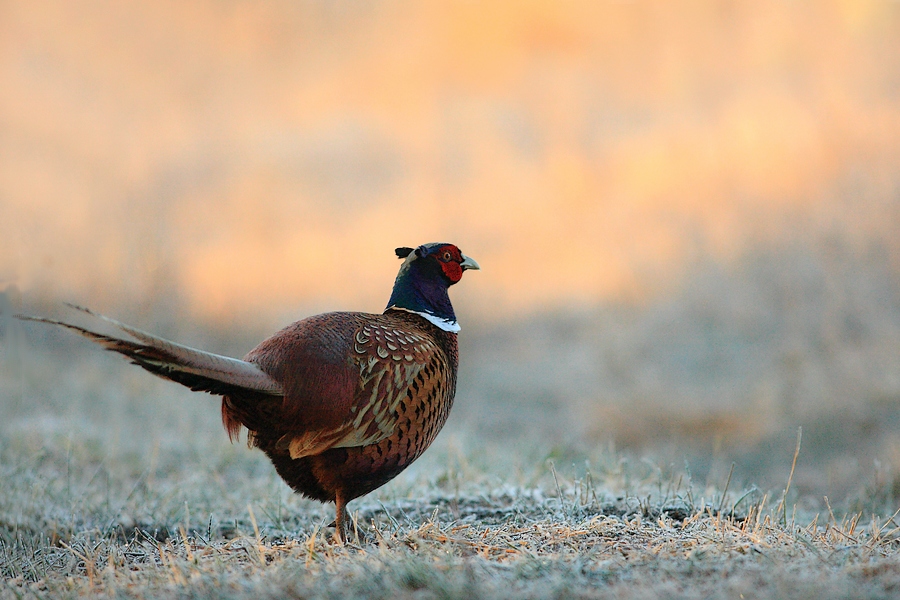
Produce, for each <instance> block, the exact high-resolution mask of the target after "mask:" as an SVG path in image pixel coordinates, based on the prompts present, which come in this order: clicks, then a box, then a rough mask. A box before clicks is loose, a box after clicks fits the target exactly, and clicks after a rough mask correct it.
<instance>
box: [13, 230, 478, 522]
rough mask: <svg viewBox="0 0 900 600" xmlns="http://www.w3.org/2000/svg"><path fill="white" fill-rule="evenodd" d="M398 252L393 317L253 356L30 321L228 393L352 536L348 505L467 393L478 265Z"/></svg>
mask: <svg viewBox="0 0 900 600" xmlns="http://www.w3.org/2000/svg"><path fill="white" fill-rule="evenodd" d="M396 252H397V255H398V257H400V258H403V259H404V262H403V265H402V266H401V269H400V273H399V274H398V275H397V279H396V281H395V283H394V289H393V292H392V295H391V299H390V301H389V302H388V307H387V308H386V309H385V311H384V313H383V314H369V313H357V312H335V313H326V314H322V315H317V316H313V317H309V318H306V319H303V320H301V321H298V322H296V323H293V324H291V325H289V326H287V327H285V328H284V329H282V330H281V331H279V332H278V333H276V334H275V335H273V336H272V337H270V338H268V339H267V340H265V341H263V342H262V343H260V344H259V345H258V346H257V347H256V348H254V349H253V350H251V351H250V352H249V353H248V354H247V355H246V356H245V357H244V359H243V360H237V359H233V358H228V357H224V356H219V355H215V354H211V353H208V352H203V351H201V350H196V349H193V348H188V347H186V346H181V345H179V344H175V343H173V342H169V341H167V340H163V339H162V338H158V337H156V336H153V335H151V334H148V333H146V332H143V331H140V330H138V329H135V328H133V327H130V326H128V325H124V324H122V323H119V322H117V321H114V320H112V319H109V318H107V317H103V316H101V315H96V314H95V313H92V312H91V311H88V310H87V309H80V310H82V311H83V312H85V313H88V314H89V315H92V316H94V317H96V318H98V319H102V320H104V321H106V322H107V323H108V324H111V325H112V326H113V327H114V328H115V329H116V330H117V333H115V334H103V333H98V332H95V331H93V330H89V329H86V328H82V327H79V326H76V325H72V324H70V323H66V322H62V321H56V320H52V319H44V318H40V317H27V316H23V317H21V318H24V319H28V320H35V321H42V322H47V323H53V324H56V325H62V326H64V327H67V328H69V329H73V330H75V331H77V332H78V333H81V334H82V335H85V336H87V337H89V338H91V339H93V340H94V341H96V342H98V343H100V344H101V345H103V346H104V347H105V348H107V349H108V350H112V351H114V352H118V353H119V354H122V355H124V356H126V357H128V358H129V359H131V361H132V362H133V363H134V364H137V365H139V366H141V367H143V368H144V369H146V370H148V371H150V372H152V373H154V374H156V375H159V376H161V377H165V378H167V379H171V380H173V381H176V382H178V383H181V384H183V385H185V386H187V387H189V388H191V389H192V390H197V391H206V392H209V393H212V394H217V395H221V396H222V420H223V423H224V425H225V429H226V430H227V432H228V435H229V437H230V438H231V439H232V440H235V439H236V438H237V437H238V435H239V433H240V431H241V429H242V428H246V429H247V432H248V434H247V435H248V441H249V443H250V444H251V445H252V446H256V447H258V448H259V449H260V450H262V451H263V452H265V453H266V455H267V456H268V457H269V459H271V461H272V463H273V465H274V466H275V469H276V471H277V472H278V474H279V475H280V476H281V477H282V478H283V479H284V480H285V482H286V483H287V484H288V485H289V486H291V487H292V488H293V489H294V490H295V491H297V492H299V493H301V494H303V495H305V496H308V497H310V498H314V499H316V500H320V501H323V502H334V503H335V508H336V519H335V524H336V535H337V536H339V537H341V536H343V535H344V534H345V527H346V524H347V515H346V505H347V502H349V501H350V500H353V499H354V498H358V497H359V496H362V495H364V494H367V493H369V492H371V491H372V490H374V489H376V488H378V487H379V486H381V485H383V484H384V483H386V482H388V481H390V480H391V479H393V478H394V477H396V476H397V474H399V473H400V472H401V471H403V469H405V468H406V467H407V466H409V464H410V463H412V462H413V461H414V460H415V459H416V458H418V457H419V456H420V455H421V454H422V453H423V452H424V451H425V450H426V449H427V448H428V446H429V445H430V444H431V442H432V441H434V438H435V437H436V436H437V434H438V432H439V431H440V430H441V428H442V427H443V425H444V423H445V422H446V420H447V416H448V415H449V412H450V408H451V406H452V405H453V398H454V395H455V393H456V371H457V364H458V347H457V339H456V334H457V331H459V326H458V325H457V323H456V316H455V314H454V312H453V307H452V305H451V304H450V300H449V296H448V295H447V289H448V288H449V287H450V286H451V285H453V284H454V283H457V282H458V281H459V280H460V278H461V277H462V273H463V271H465V270H467V269H478V268H479V267H478V264H477V263H476V262H475V261H474V260H472V259H471V258H468V257H466V256H465V255H463V254H462V253H461V252H460V251H459V249H458V248H457V247H456V246H454V245H452V244H443V243H438V244H426V245H423V246H419V247H418V248H416V249H415V250H413V249H411V248H398V249H397V251H396ZM76 308H77V307H76ZM121 334H125V335H121ZM126 335H127V338H126V337H125V336H126Z"/></svg>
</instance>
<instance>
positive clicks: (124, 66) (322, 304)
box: [0, 0, 900, 506]
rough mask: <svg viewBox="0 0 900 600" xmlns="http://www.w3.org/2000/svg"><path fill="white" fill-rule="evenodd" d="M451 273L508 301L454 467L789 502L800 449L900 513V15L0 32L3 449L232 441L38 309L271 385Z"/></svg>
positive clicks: (825, 481) (376, 13) (394, 18)
mask: <svg viewBox="0 0 900 600" xmlns="http://www.w3.org/2000/svg"><path fill="white" fill-rule="evenodd" d="M427 241H452V242H454V243H457V244H458V245H459V246H460V247H461V248H462V249H463V251H464V252H466V253H467V254H469V255H471V256H473V257H475V258H476V259H477V260H478V261H479V263H480V264H481V265H482V269H483V270H482V271H480V272H477V273H470V274H468V275H467V276H466V278H465V280H464V281H463V282H462V283H461V284H460V285H459V286H457V287H455V288H454V289H453V290H452V293H451V295H452V297H453V299H454V303H455V306H456V307H457V313H458V315H459V316H460V320H461V323H462V326H463V332H462V334H461V344H462V364H461V371H460V378H461V379H460V388H459V393H458V396H457V404H456V407H455V409H454V413H453V415H452V416H451V420H450V423H449V425H448V431H447V432H446V433H445V434H444V435H443V436H441V440H439V444H440V443H444V444H447V443H454V444H461V445H467V444H468V445H472V444H493V447H496V448H503V447H507V448H508V447H516V446H528V445H534V446H540V447H542V448H547V449H548V450H547V451H548V453H550V454H552V455H553V456H558V457H562V458H561V459H559V460H560V461H562V462H564V461H565V460H567V457H571V456H578V452H580V451H582V450H583V449H585V448H592V447H597V446H609V447H613V448H617V449H620V450H623V451H625V452H633V453H635V455H637V456H649V457H655V458H653V460H656V461H657V462H659V463H660V464H662V465H668V464H674V465H676V466H679V467H680V466H681V465H682V464H684V465H688V466H689V468H690V469H691V472H692V473H693V476H694V477H695V478H696V479H701V480H702V479H703V478H707V479H710V478H712V479H716V478H718V479H716V480H717V481H718V483H719V485H721V484H722V481H719V479H721V480H724V478H725V476H726V475H727V473H728V471H729V468H730V465H731V463H732V462H734V463H735V476H736V477H738V478H739V479H740V480H741V481H744V482H751V483H756V484H759V485H760V486H762V487H765V486H771V487H772V488H779V486H780V487H783V486H784V484H785V482H786V479H787V474H788V471H789V470H790V463H791V458H792V456H793V452H794V448H795V443H796V435H797V428H798V427H799V426H803V449H802V451H801V454H800V459H799V462H798V467H797V474H796V476H795V479H794V485H795V486H797V487H796V489H798V490H800V491H801V492H802V493H807V494H808V495H809V496H810V497H811V498H818V499H821V498H822V496H823V495H828V496H829V497H830V498H835V499H839V500H841V501H844V502H847V503H848V504H847V506H852V503H853V502H854V498H859V497H863V496H865V497H866V498H872V497H873V495H872V491H873V490H874V491H875V496H878V497H879V498H881V499H882V500H883V501H884V502H885V503H886V504H887V505H891V503H894V504H896V503H897V502H898V501H900V500H898V499H900V3H898V2H895V1H889V0H872V1H866V0H816V1H803V0H797V1H791V2H787V1H767V0H753V1H750V0H736V1H731V2H728V1H721V2H703V1H697V2H694V1H691V2H681V3H670V2H641V1H634V2H624V1H599V2H598V1H583V2H582V1H577V0H573V1H566V2H531V1H527V0H522V1H518V0H517V1H515V2H512V1H510V2H506V1H497V2H470V1H451V0H447V1H443V0H439V1H434V2H412V1H409V2H404V1H376V2H367V3H356V2H349V1H345V0H335V1H328V0H289V1H288V0H285V1H277V0H272V1H266V2H250V1H242V0H216V1H205V2H204V1H199V0H198V1H196V2H187V3H186V2H175V1H168V0H156V1H153V2H150V1H140V0H134V1H128V2H106V1H102V0H97V1H91V0H78V1H74V2H72V1H58V2H53V1H43V0H30V1H27V2H26V1H19V0H3V1H0V290H2V291H3V296H2V302H3V304H4V309H3V313H4V317H3V320H2V321H0V336H2V337H0V394H2V396H0V399H2V403H3V407H2V409H0V412H2V413H3V415H2V416H3V422H4V425H3V426H2V427H0V433H2V435H4V436H7V438H9V436H12V435H30V434H29V433H28V432H32V433H31V434H33V435H35V436H39V437H42V436H50V437H52V436H53V435H61V436H72V435H79V436H81V435H87V436H91V435H93V436H97V438H98V439H101V440H102V439H107V438H108V437H109V436H113V438H114V440H115V442H114V445H115V444H123V445H128V444H137V445H142V444H147V443H151V444H156V445H157V446H156V447H159V445H160V444H162V446H166V444H168V443H169V442H168V441H167V440H171V444H170V445H172V446H177V445H178V444H180V443H182V440H183V438H185V437H191V436H194V437H196V436H205V435H208V436H210V439H215V440H217V441H216V442H215V443H222V444H227V442H226V441H225V440H224V438H225V436H224V435H223V434H222V433H221V431H220V425H219V423H218V410H216V408H215V402H214V401H212V400H211V399H204V400H202V401H198V400H197V399H195V398H194V397H192V396H190V395H189V394H188V393H186V392H181V391H180V390H179V389H176V388H175V386H172V385H170V384H165V383H158V382H157V381H156V380H155V379H153V378H150V377H147V376H146V375H145V374H143V373H137V372H136V371H137V370H136V369H132V368H128V367H125V366H124V365H123V364H121V363H120V362H119V361H117V360H115V359H114V358H112V357H108V356H105V355H103V353H101V352H99V351H95V350H93V349H91V348H89V347H88V345H87V344H86V343H84V342H81V341H79V340H75V339H73V337H74V336H69V335H68V334H66V333H64V332H56V331H50V330H47V329H46V328H42V327H40V326H32V325H29V326H24V325H21V324H13V323H12V322H11V321H10V320H9V319H8V315H9V313H10V312H13V311H17V310H23V311H27V312H38V313H40V314H50V315H55V316H59V315H61V314H65V313H64V312H63V309H62V308H61V305H60V302H61V301H72V302H76V303H79V304H84V305H88V306H90V307H92V308H95V309H97V310H100V311H102V312H105V313H107V314H111V315H114V316H116V317H118V318H120V319H122V320H126V321H129V322H132V323H134V324H136V325H137V326H139V327H141V328H143V329H147V330H150V331H154V332H158V333H160V334H162V335H166V336H168V337H171V338H174V339H176V340H178V341H181V342H184V343H189V344H195V345H200V346H202V347H204V348H206V349H209V350H214V351H218V352H222V353H230V354H235V355H242V354H243V353H244V352H246V351H247V350H249V349H250V348H251V347H252V346H253V345H254V344H255V343H256V342H257V341H259V340H260V339H262V338H263V337H265V336H266V335H268V334H270V333H272V332H273V331H274V330H275V329H277V328H279V327H281V326H283V325H285V324H287V323H289V322H291V321H293V320H296V319H298V318H301V317H303V316H307V315H309V314H313V313H316V312H321V311H325V310H336V309H353V310H366V311H380V310H381V309H382V308H383V307H384V303H385V302H386V300H387V298H388V296H389V293H390V286H391V283H392V282H393V277H394V275H395V273H396V269H397V267H398V262H397V260H396V258H394V256H393V252H392V251H393V248H394V247H396V246H402V245H416V244H419V243H423V242H427ZM185 411H187V412H185ZM179 432H180V433H179ZM148 436H149V438H152V440H150V441H149V442H148V439H149V438H148ZM173 436H174V437H173ZM179 436H180V437H179ZM447 440H450V442H448V441H447ZM111 443H112V442H111ZM573 460H574V459H573ZM895 482H896V483H895ZM860 490H866V494H861V493H860Z"/></svg>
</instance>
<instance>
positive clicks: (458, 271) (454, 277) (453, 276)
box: [441, 260, 463, 283]
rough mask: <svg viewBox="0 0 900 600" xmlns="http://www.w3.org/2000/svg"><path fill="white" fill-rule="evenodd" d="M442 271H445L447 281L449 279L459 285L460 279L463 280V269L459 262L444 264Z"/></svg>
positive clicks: (452, 261)
mask: <svg viewBox="0 0 900 600" xmlns="http://www.w3.org/2000/svg"><path fill="white" fill-rule="evenodd" d="M441 269H442V270H443V271H444V275H446V276H447V279H449V280H450V281H451V282H452V283H457V282H458V281H459V280H460V279H462V274H463V268H462V267H461V266H460V264H459V263H458V262H456V261H454V260H451V261H448V262H442V263H441Z"/></svg>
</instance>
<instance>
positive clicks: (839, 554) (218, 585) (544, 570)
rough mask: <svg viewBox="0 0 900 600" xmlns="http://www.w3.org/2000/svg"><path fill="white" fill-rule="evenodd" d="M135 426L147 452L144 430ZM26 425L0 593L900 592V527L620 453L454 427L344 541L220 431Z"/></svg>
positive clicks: (374, 501) (1, 471) (365, 504)
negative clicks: (155, 438) (565, 448)
mask: <svg viewBox="0 0 900 600" xmlns="http://www.w3.org/2000/svg"><path fill="white" fill-rule="evenodd" d="M174 400H175V404H177V402H178V401H179V400H180V398H178V397H176V398H175V399H174ZM148 401H150V402H153V400H148ZM197 406H200V407H201V408H206V407H203V406H202V403H197ZM181 408H182V409H184V410H186V411H187V412H188V413H189V412H190V411H191V410H193V409H192V408H191V407H190V406H182V407H181ZM175 409H176V410H177V406H176V407H175ZM170 410H173V408H172V407H170V406H167V403H166V402H163V403H162V407H161V411H160V412H161V418H164V419H165V418H169V417H170V416H171V415H169V414H168V412H169V411H170ZM122 426H124V427H125V429H126V430H129V431H134V432H135V440H134V441H135V442H136V443H137V444H138V446H140V444H141V443H142V442H141V434H140V433H139V432H138V431H137V430H138V429H140V427H139V426H138V424H137V423H133V424H130V425H129V424H124V425H122ZM158 426H159V424H151V423H148V424H147V428H148V429H149V430H150V431H151V434H152V435H156V434H158V433H159V432H158V431H155V432H154V429H155V428H156V427H158ZM16 429H17V432H15V433H13V432H11V431H10V430H9V429H8V428H7V429H6V430H5V431H4V435H3V437H2V438H0V440H2V441H0V444H2V445H0V479H2V481H3V493H2V495H0V573H2V576H3V579H4V583H2V584H0V597H2V598H45V597H71V598H76V597H98V596H99V597H120V598H154V597H160V596H179V597H189V598H251V597H253V598H258V597H272V598H275V597H295V598H347V597H374V598H398V597H399V598H406V597H408V598H504V597H510V596H516V597H528V598H546V597H577V598H619V597H648V598H655V597H679V598H718V597H722V598H725V597H729V598H731V597H740V595H741V594H743V597H745V598H754V597H756V598H759V597H785V596H790V597H819V598H821V597H844V598H854V597H859V598H863V597H866V598H868V597H890V596H891V595H892V594H894V593H896V591H897V589H898V586H900V567H898V566H897V565H898V561H897V554H898V549H900V522H898V521H900V520H898V519H896V518H895V517H896V515H890V514H888V515H874V514H862V513H856V514H853V513H848V514H842V513H838V514H835V513H834V512H833V511H832V510H831V507H827V508H826V510H825V511H823V512H819V513H813V512H810V511H809V510H808V509H806V508H804V502H803V498H798V497H797V496H796V494H795V493H794V492H793V491H789V490H785V487H789V484H788V480H787V479H786V480H785V483H786V484H788V486H783V487H782V488H780V489H776V490H772V491H771V492H768V493H765V492H763V491H760V490H756V489H755V488H753V487H744V486H742V485H739V484H738V482H736V481H734V480H732V478H731V476H730V475H729V476H728V477H727V478H723V479H722V480H720V481H718V482H716V484H715V485H705V484H699V483H697V482H695V481H692V479H691V476H690V474H689V473H687V472H685V471H684V470H683V469H680V470H676V469H664V468H660V467H658V466H657V465H656V464H655V463H653V462H651V461H648V460H637V459H635V458H633V457H628V456H627V455H621V454H617V453H614V452H611V451H609V450H601V449H593V450H591V451H585V452H582V453H578V452H574V451H569V452H567V453H560V451H552V450H548V449H546V448H544V449H541V448H535V447H533V446H532V447H529V446H528V445H522V444H518V445H517V444H515V443H511V444H510V445H508V446H505V447H492V446H490V445H488V444H486V443H484V442H481V443H479V442H476V441H474V440H471V439H466V438H465V437H464V436H463V437H460V434H459V433H453V432H451V433H450V435H445V436H442V438H441V440H440V441H439V443H438V444H437V446H436V447H435V448H433V449H432V450H431V451H430V452H429V453H427V454H426V456H425V457H423V459H422V460H421V461H420V462H419V463H417V464H416V465H415V466H414V467H413V468H412V469H411V471H410V472H409V473H408V474H404V475H403V476H401V477H400V478H398V480H396V481H395V482H394V483H392V484H390V485H388V486H386V487H385V488H382V489H381V490H378V491H376V492H375V493H373V494H371V495H369V496H367V497H365V498H363V499H360V500H358V501H356V502H354V504H353V505H351V509H352V510H353V511H354V512H353V516H354V519H355V522H356V526H357V535H356V538H355V539H354V540H353V541H352V542H351V543H348V544H346V545H341V544H336V543H334V542H333V541H332V538H331V531H332V530H331V529H329V528H328V527H327V526H326V525H327V523H328V522H329V520H330V517H331V514H330V510H329V509H328V508H327V507H324V506H322V505H320V504H318V503H315V502H310V501H306V500H303V499H300V498H298V497H297V496H295V495H293V494H291V493H290V492H289V490H288V489H287V488H286V486H284V485H283V484H282V483H281V482H280V481H279V480H278V478H277V477H276V476H275V475H274V473H273V471H272V469H271V468H270V467H269V466H268V465H267V463H266V462H265V460H264V458H263V457H262V456H261V455H260V454H259V453H257V452H251V451H249V450H247V449H244V448H241V447H231V446H228V445H226V444H225V443H224V442H223V441H222V440H221V439H220V438H219V437H218V436H216V435H215V434H218V433H219V432H215V431H212V430H209V431H208V430H206V429H205V428H201V429H200V430H199V431H198V432H197V433H196V435H194V436H192V437H187V438H183V439H181V440H179V442H180V443H179V444H173V445H171V446H165V445H164V446H160V445H159V444H156V445H155V446H154V447H152V448H149V449H148V450H145V451H143V452H142V451H128V450H125V449H126V448H128V447H129V442H122V441H121V440H119V441H114V440H113V439H112V438H111V437H110V436H100V437H97V436H92V435H91V434H89V433H85V434H84V435H79V429H78V427H77V426H75V427H71V428H70V429H69V431H68V433H65V434H63V433H60V432H56V433H54V432H53V431H52V430H51V428H48V427H47V425H46V423H44V424H34V423H33V422H32V424H31V425H25V426H23V422H22V421H20V422H19V423H18V427H17V428H16ZM221 437H224V436H221ZM537 446H540V444H537ZM161 448H162V449H161ZM462 448H464V449H465V450H463V449H462ZM783 467H784V469H785V473H786V474H787V473H789V472H790V468H791V457H790V456H789V455H788V456H785V458H784V465H783ZM785 497H786V498H787V502H784V501H783V499H784V498H785Z"/></svg>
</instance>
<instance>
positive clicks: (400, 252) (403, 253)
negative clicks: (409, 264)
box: [394, 246, 413, 258]
mask: <svg viewBox="0 0 900 600" xmlns="http://www.w3.org/2000/svg"><path fill="white" fill-rule="evenodd" d="M412 251H413V249H412V248H406V247H405V246H404V247H403V248H397V249H396V250H394V254H396V255H397V258H406V257H407V256H409V253H410V252H412Z"/></svg>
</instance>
